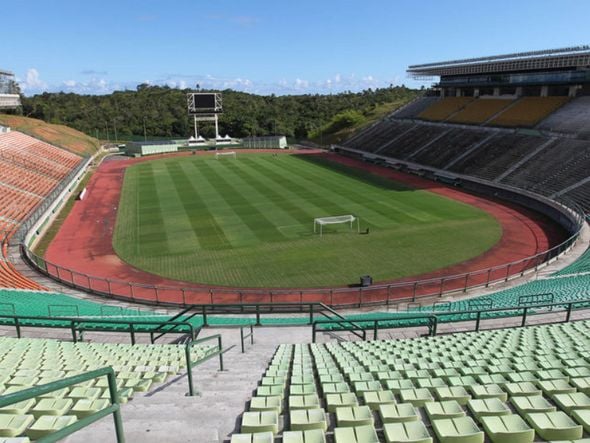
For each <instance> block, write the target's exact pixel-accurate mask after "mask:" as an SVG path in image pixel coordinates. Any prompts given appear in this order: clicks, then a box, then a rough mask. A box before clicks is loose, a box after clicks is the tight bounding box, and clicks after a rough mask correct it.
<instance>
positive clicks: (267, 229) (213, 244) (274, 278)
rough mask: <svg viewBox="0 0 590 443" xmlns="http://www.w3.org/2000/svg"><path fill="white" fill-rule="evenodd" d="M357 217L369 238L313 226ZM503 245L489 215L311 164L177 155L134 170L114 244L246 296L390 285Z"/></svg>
mask: <svg viewBox="0 0 590 443" xmlns="http://www.w3.org/2000/svg"><path fill="white" fill-rule="evenodd" d="M343 214H355V215H357V216H358V217H359V218H360V225H361V230H364V229H366V228H367V227H368V228H369V229H370V234H369V235H359V234H357V233H356V230H355V231H352V232H351V231H350V228H349V226H348V225H345V224H343V225H331V226H328V227H325V230H324V236H323V237H322V238H320V237H319V236H318V235H315V234H314V233H313V219H314V218H316V217H325V216H333V215H343ZM500 236H501V228H500V226H499V225H498V223H497V222H496V220H495V219H494V218H492V217H490V216H489V215H488V214H486V213H485V212H483V211H481V210H479V209H477V208H474V207H471V206H468V205H465V204H462V203H458V202H455V201H453V200H449V199H446V198H443V197H440V196H437V195H435V194H432V193H430V192H427V191H422V190H415V189H410V188H406V187H404V186H401V185H400V184H398V183H395V182H392V181H390V180H387V179H383V178H381V177H377V176H374V175H371V174H368V173H364V172H361V171H358V170H355V169H351V168H348V167H345V166H341V165H338V164H335V163H332V162H329V161H328V160H325V159H321V158H317V157H312V156H296V155H289V156H286V155H281V156H279V157H278V158H277V157H273V156H272V155H270V154H256V155H253V154H240V153H238V157H237V159H232V158H229V157H228V158H223V159H220V160H216V159H215V158H214V157H176V158H170V159H162V160H154V161H151V162H145V163H139V164H137V165H134V166H132V167H130V168H128V169H127V171H126V174H125V180H124V185H123V191H122V195H121V203H120V205H119V211H118V216H117V226H116V229H115V235H114V239H113V243H114V248H115V250H116V252H117V254H118V255H119V256H120V257H121V258H122V259H123V260H125V261H126V262H128V263H130V264H132V265H134V266H137V267H138V268H141V269H144V270H146V271H149V272H152V273H155V274H159V275H162V276H165V277H169V278H174V279H181V280H187V281H194V282H199V283H206V284H215V285H227V286H243V287H256V286H258V287H295V286H299V287H311V286H330V285H347V284H352V283H357V282H358V278H359V276H360V275H363V274H370V275H372V276H373V278H374V279H375V281H383V280H387V279H394V278H399V277H404V276H409V275H416V274H420V273H424V272H428V271H432V270H435V269H438V268H441V267H444V266H447V265H450V264H453V263H458V262H462V261H464V260H467V259H469V258H472V257H475V256H477V255H479V254H481V253H483V252H484V251H486V250H487V249H489V248H490V247H492V246H493V245H494V244H495V243H496V242H497V241H498V240H499V238H500Z"/></svg>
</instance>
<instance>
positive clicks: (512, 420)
mask: <svg viewBox="0 0 590 443" xmlns="http://www.w3.org/2000/svg"><path fill="white" fill-rule="evenodd" d="M480 421H481V424H482V426H483V428H484V430H485V432H486V434H487V436H488V437H489V438H490V440H491V441H492V442H493V443H505V442H510V443H532V442H533V440H534V439H535V431H534V429H532V428H530V427H529V426H528V425H527V424H526V422H525V421H524V420H523V419H522V418H521V417H520V416H519V415H515V414H510V415H495V416H487V417H481V419H480Z"/></svg>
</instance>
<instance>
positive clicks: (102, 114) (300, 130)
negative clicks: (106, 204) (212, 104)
mask: <svg viewBox="0 0 590 443" xmlns="http://www.w3.org/2000/svg"><path fill="white" fill-rule="evenodd" d="M187 92H189V91H188V90H179V89H172V88H168V87H165V86H150V85H147V84H142V85H139V86H138V87H137V90H135V91H117V92H114V93H112V94H110V95H77V94H65V93H44V94H40V95H35V96H33V97H23V100H22V101H23V114H24V115H25V116H28V117H34V118H38V119H42V120H45V121H47V122H50V123H55V124H63V125H67V126H70V127H73V128H76V129H78V130H80V131H83V132H85V133H87V134H90V135H92V136H98V137H100V138H101V139H107V138H109V139H110V140H114V139H115V133H116V135H117V139H118V140H124V139H128V138H131V136H142V137H143V135H144V127H145V133H146V134H147V136H148V137H179V138H185V137H188V136H189V135H190V134H191V133H192V120H191V119H189V117H188V116H187V112H186V95H185V94H186V93H187ZM205 92H207V91H205ZM222 92H223V103H224V114H223V116H222V117H221V119H220V133H221V134H222V135H225V134H230V135H231V136H234V137H244V136H248V135H272V134H281V135H287V136H288V137H295V138H297V139H303V138H307V137H308V136H312V137H313V136H317V133H318V131H319V128H322V131H326V134H327V133H328V132H329V131H330V128H333V127H334V125H333V124H332V120H333V119H334V118H335V117H336V116H337V115H338V114H341V113H343V112H345V111H350V110H354V111H355V113H356V118H355V119H354V125H355V126H359V125H361V126H362V124H363V123H365V122H368V121H370V120H371V119H374V118H375V116H377V115H382V113H383V109H387V110H389V109H392V110H393V109H395V108H397V107H398V106H400V105H402V104H404V103H406V102H408V101H410V100H412V99H413V98H414V97H415V96H416V95H417V94H418V91H415V90H410V89H408V88H405V87H403V86H401V87H389V88H382V89H376V90H370V89H369V90H366V91H362V92H359V93H351V92H349V93H341V94H332V95H297V96H275V95H270V96H260V95H254V94H248V93H244V92H236V91H231V90H226V91H222ZM336 120H337V121H340V120H341V119H340V120H339V119H338V118H337V119H336ZM337 126H338V125H337ZM202 129H203V131H204V135H205V136H209V137H210V136H211V135H212V134H213V128H212V127H211V125H205V126H203V128H202ZM341 130H342V127H338V131H341ZM107 133H108V137H107Z"/></svg>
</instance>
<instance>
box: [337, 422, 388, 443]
mask: <svg viewBox="0 0 590 443" xmlns="http://www.w3.org/2000/svg"><path fill="white" fill-rule="evenodd" d="M334 442H335V443H379V439H378V438H377V432H376V431H375V428H374V427H373V426H356V427H346V428H334Z"/></svg>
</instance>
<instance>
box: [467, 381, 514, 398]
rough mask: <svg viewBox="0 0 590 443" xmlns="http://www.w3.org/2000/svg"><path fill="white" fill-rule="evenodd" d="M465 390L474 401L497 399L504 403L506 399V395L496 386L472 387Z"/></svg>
mask: <svg viewBox="0 0 590 443" xmlns="http://www.w3.org/2000/svg"><path fill="white" fill-rule="evenodd" d="M467 389H468V390H469V392H471V395H472V397H473V398H476V399H484V398H497V399H499V400H501V401H506V400H507V399H508V394H507V393H506V392H504V391H503V390H502V388H501V387H500V386H498V385H496V384H490V385H472V386H469V387H468V388H467Z"/></svg>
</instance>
